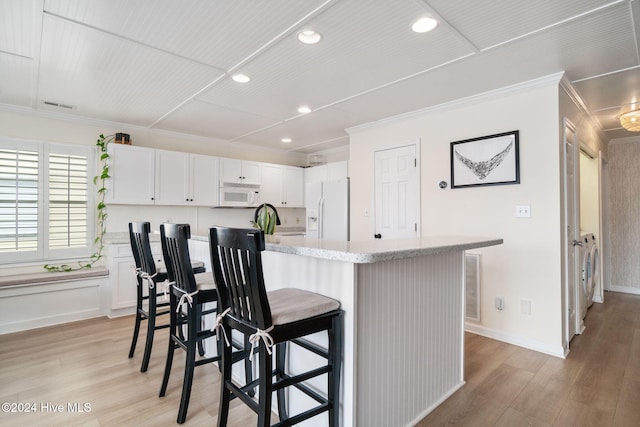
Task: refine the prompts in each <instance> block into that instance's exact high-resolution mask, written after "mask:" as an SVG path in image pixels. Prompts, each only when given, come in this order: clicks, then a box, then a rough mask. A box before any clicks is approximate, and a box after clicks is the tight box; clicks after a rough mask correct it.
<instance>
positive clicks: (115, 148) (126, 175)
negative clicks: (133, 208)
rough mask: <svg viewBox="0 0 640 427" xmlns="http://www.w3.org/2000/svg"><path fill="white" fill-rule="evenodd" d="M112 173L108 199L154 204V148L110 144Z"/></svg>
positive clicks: (123, 202)
mask: <svg viewBox="0 0 640 427" xmlns="http://www.w3.org/2000/svg"><path fill="white" fill-rule="evenodd" d="M108 153H109V156H110V157H109V175H110V176H111V178H109V179H107V180H106V182H105V184H106V187H107V193H106V194H105V201H106V202H107V203H116V204H135V205H152V204H154V203H155V185H154V183H155V150H151V149H149V148H145V147H135V146H131V145H123V144H109V147H108Z"/></svg>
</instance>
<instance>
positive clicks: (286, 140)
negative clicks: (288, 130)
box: [280, 138, 291, 143]
mask: <svg viewBox="0 0 640 427" xmlns="http://www.w3.org/2000/svg"><path fill="white" fill-rule="evenodd" d="M280 141H282V142H284V143H289V142H291V138H282V139H281V140H280Z"/></svg>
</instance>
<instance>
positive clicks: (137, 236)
mask: <svg viewBox="0 0 640 427" xmlns="http://www.w3.org/2000/svg"><path fill="white" fill-rule="evenodd" d="M150 232H151V224H150V223H149V222H130V223H129V240H130V242H131V252H133V259H134V260H135V265H136V280H137V282H138V286H137V289H136V320H135V325H134V328H133V338H132V340H131V347H130V349H129V358H132V357H133V355H134V353H135V350H136V344H137V342H138V334H139V332H140V324H141V323H142V321H143V320H146V321H147V337H146V340H145V346H144V354H143V356H142V366H141V367H140V372H146V371H147V369H148V367H149V360H150V359H151V349H152V347H153V337H154V332H155V331H156V330H158V329H164V328H168V327H169V323H164V324H161V325H157V324H156V319H157V318H159V317H162V316H165V315H167V314H169V302H168V300H167V301H166V302H163V301H162V300H161V301H160V302H158V297H159V296H161V295H162V296H164V293H163V290H162V289H160V286H158V285H160V284H162V283H163V282H165V281H166V279H167V271H166V268H165V266H164V262H162V260H159V262H158V264H157V265H156V262H155V260H154V257H153V253H152V252H151V243H150V241H149V233H150ZM192 268H193V269H194V272H196V273H203V272H204V271H205V267H204V263H203V262H202V261H195V260H194V261H193V263H192ZM145 285H146V286H145ZM145 301H146V302H147V304H146V307H145Z"/></svg>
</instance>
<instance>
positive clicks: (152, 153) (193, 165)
mask: <svg viewBox="0 0 640 427" xmlns="http://www.w3.org/2000/svg"><path fill="white" fill-rule="evenodd" d="M109 155H110V158H109V175H110V176H111V178H109V179H107V181H106V186H107V189H108V191H107V194H106V195H105V201H106V202H107V203H113V204H133V205H160V206H218V205H219V200H218V195H219V191H220V189H219V181H218V180H219V159H218V157H214V156H205V155H201V154H190V153H183V152H178V151H168V150H156V149H153V148H146V147H133V146H130V145H122V144H110V145H109Z"/></svg>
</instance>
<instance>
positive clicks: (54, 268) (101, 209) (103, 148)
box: [44, 134, 115, 272]
mask: <svg viewBox="0 0 640 427" xmlns="http://www.w3.org/2000/svg"><path fill="white" fill-rule="evenodd" d="M114 138H115V135H109V136H104V135H103V134H100V137H99V138H98V140H97V142H96V145H97V146H98V153H99V155H100V158H99V159H100V166H101V171H100V173H99V174H98V175H96V176H94V177H93V184H94V185H96V186H97V187H98V203H97V205H96V210H97V220H98V234H97V236H96V238H95V240H94V244H95V246H96V251H95V252H94V253H93V255H91V257H89V261H78V266H77V267H72V266H70V265H68V264H61V265H51V264H45V266H44V268H45V269H46V270H47V271H49V272H63V271H76V270H82V269H83V268H91V267H92V266H93V265H94V264H95V263H96V262H98V260H100V259H101V258H102V256H103V255H102V251H103V250H104V241H103V238H104V235H105V233H106V232H107V223H106V219H107V205H106V203H105V202H104V197H105V194H106V192H107V188H106V186H105V182H106V180H107V179H109V178H110V176H109V153H107V146H108V145H109V143H110V142H113V140H114Z"/></svg>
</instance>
